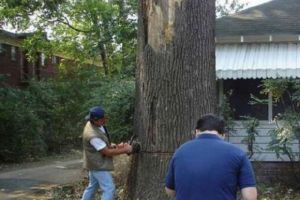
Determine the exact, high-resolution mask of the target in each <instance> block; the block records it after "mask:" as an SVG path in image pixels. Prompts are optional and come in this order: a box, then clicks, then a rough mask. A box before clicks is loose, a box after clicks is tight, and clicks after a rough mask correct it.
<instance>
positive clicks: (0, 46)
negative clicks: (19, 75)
mask: <svg viewBox="0 0 300 200" xmlns="http://www.w3.org/2000/svg"><path fill="white" fill-rule="evenodd" d="M4 52H5V48H4V45H3V44H2V43H0V53H4Z"/></svg>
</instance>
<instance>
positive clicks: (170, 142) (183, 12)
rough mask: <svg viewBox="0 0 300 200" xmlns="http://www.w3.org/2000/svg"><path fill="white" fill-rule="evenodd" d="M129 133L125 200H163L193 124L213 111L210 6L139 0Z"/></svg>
mask: <svg viewBox="0 0 300 200" xmlns="http://www.w3.org/2000/svg"><path fill="white" fill-rule="evenodd" d="M139 2H140V5H139V32H138V34H139V35H138V59H137V61H138V63H137V64H138V68H137V73H136V88H137V97H136V99H137V103H136V109H135V112H136V113H135V133H136V134H138V136H139V140H140V141H141V143H142V152H141V153H140V154H138V155H136V156H134V157H133V160H132V166H131V172H130V177H129V182H128V190H127V194H128V199H140V200H142V199H143V200H148V199H149V200H152V199H153V200H160V199H167V197H166V196H165V192H164V176H165V172H166V170H167V166H168V162H169V159H170V157H171V156H172V154H173V152H174V151H175V149H176V148H178V147H179V146H180V145H181V144H182V143H184V142H185V141H187V140H189V139H191V138H192V131H193V130H194V128H195V123H196V120H197V119H198V118H199V117H200V116H201V115H202V114H204V113H215V112H216V105H217V104H216V99H217V98H216V76H215V46H214V26H215V1H204V0H172V1H170V0H160V1H158V0H140V1H139Z"/></svg>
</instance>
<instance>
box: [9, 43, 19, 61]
mask: <svg viewBox="0 0 300 200" xmlns="http://www.w3.org/2000/svg"><path fill="white" fill-rule="evenodd" d="M10 52H11V53H10V59H11V60H12V61H16V60H17V48H16V47H15V46H11V51H10Z"/></svg>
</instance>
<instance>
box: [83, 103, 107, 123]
mask: <svg viewBox="0 0 300 200" xmlns="http://www.w3.org/2000/svg"><path fill="white" fill-rule="evenodd" d="M104 115H105V111H104V110H103V108H102V107H101V106H95V107H92V108H90V110H89V114H88V115H87V116H86V117H85V119H86V120H95V119H96V120H97V119H101V118H103V117H104Z"/></svg>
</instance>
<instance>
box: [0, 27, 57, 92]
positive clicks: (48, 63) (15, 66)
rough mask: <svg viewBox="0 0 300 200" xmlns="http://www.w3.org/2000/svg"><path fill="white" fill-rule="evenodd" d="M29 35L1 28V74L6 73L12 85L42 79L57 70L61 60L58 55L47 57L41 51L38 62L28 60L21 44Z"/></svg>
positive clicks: (8, 82) (7, 80)
mask: <svg viewBox="0 0 300 200" xmlns="http://www.w3.org/2000/svg"><path fill="white" fill-rule="evenodd" d="M29 35H30V34H28V33H27V34H14V33H10V32H7V31H4V30H0V75H4V76H5V77H6V78H7V79H6V83H7V84H9V85H11V86H16V87H19V86H22V85H26V82H27V81H28V80H29V79H31V78H35V79H37V80H40V79H44V78H47V77H51V76H53V75H55V74H56V72H57V66H58V64H59V61H60V58H59V57H57V56H52V57H51V58H46V57H45V55H44V54H43V53H39V55H38V60H37V61H36V62H34V63H31V62H29V61H28V59H27V58H26V56H25V52H24V50H23V49H22V48H21V45H22V41H23V40H24V39H25V38H26V37H28V36H29Z"/></svg>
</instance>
